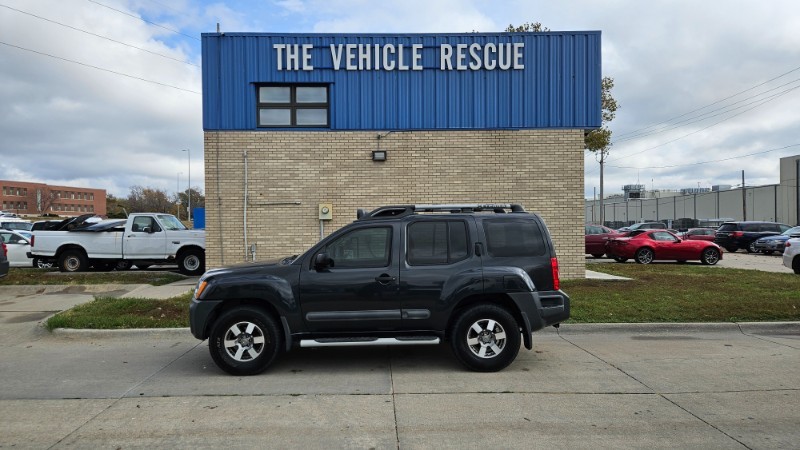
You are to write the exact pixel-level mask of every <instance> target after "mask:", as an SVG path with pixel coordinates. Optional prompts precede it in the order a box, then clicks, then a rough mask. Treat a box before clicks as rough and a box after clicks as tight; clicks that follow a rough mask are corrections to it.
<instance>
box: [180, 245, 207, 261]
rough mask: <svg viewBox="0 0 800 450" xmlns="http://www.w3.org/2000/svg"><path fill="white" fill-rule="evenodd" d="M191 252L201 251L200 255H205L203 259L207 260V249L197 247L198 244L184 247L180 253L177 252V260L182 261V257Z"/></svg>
mask: <svg viewBox="0 0 800 450" xmlns="http://www.w3.org/2000/svg"><path fill="white" fill-rule="evenodd" d="M190 250H197V251H199V252H200V253H202V254H203V258H204V259H205V255H206V249H205V248H203V247H201V246H199V245H197V244H189V245H184V246H183V247H181V248H179V249H178V251H177V252H175V258H176V259H180V258H181V256H183V254H184V253H186V252H188V251H190Z"/></svg>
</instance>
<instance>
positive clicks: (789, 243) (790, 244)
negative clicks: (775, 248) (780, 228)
mask: <svg viewBox="0 0 800 450" xmlns="http://www.w3.org/2000/svg"><path fill="white" fill-rule="evenodd" d="M791 246H792V243H791V242H789V241H786V245H785V246H784V247H791Z"/></svg>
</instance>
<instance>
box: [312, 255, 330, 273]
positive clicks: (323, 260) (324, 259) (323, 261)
mask: <svg viewBox="0 0 800 450" xmlns="http://www.w3.org/2000/svg"><path fill="white" fill-rule="evenodd" d="M329 267H333V260H332V259H331V257H330V256H329V255H328V254H327V253H325V252H322V253H317V256H315V257H314V268H315V269H317V270H324V269H327V268H329Z"/></svg>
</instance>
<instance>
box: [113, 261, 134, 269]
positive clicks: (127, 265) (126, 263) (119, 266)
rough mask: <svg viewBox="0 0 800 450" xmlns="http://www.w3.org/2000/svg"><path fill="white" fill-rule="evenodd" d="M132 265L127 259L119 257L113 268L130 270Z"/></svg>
mask: <svg viewBox="0 0 800 450" xmlns="http://www.w3.org/2000/svg"><path fill="white" fill-rule="evenodd" d="M132 265H133V264H131V262H130V261H129V260H127V259H120V260H119V261H117V263H116V264H115V265H114V270H130V269H131V266H132Z"/></svg>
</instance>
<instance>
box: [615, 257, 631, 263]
mask: <svg viewBox="0 0 800 450" xmlns="http://www.w3.org/2000/svg"><path fill="white" fill-rule="evenodd" d="M612 258H613V259H614V261H616V262H618V263H624V262H625V261H627V260H628V258H623V257H621V256H612Z"/></svg>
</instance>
